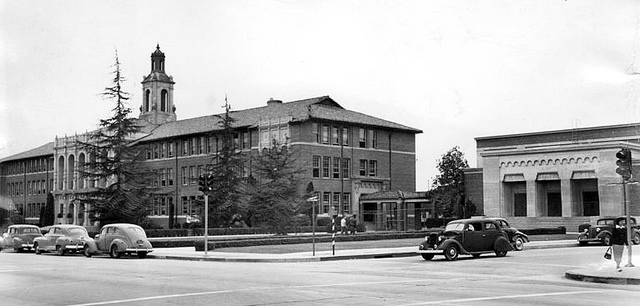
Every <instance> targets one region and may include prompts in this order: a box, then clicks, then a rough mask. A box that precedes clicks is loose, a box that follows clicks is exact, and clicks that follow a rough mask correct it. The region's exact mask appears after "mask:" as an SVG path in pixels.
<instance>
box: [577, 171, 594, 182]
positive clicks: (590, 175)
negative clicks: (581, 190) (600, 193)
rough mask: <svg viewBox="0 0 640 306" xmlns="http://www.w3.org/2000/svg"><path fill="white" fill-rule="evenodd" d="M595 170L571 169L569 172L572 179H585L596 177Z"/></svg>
mask: <svg viewBox="0 0 640 306" xmlns="http://www.w3.org/2000/svg"><path fill="white" fill-rule="evenodd" d="M597 178H598V177H597V176H596V171H595V170H586V171H573V174H571V179H572V180H587V179H597Z"/></svg>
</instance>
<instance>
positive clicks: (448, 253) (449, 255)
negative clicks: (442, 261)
mask: <svg viewBox="0 0 640 306" xmlns="http://www.w3.org/2000/svg"><path fill="white" fill-rule="evenodd" d="M458 255H460V251H458V247H457V246H455V245H453V244H452V245H449V246H447V248H445V249H444V257H445V258H446V259H447V260H449V261H453V260H456V259H458Z"/></svg>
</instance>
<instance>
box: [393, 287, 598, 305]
mask: <svg viewBox="0 0 640 306" xmlns="http://www.w3.org/2000/svg"><path fill="white" fill-rule="evenodd" d="M602 292H604V290H600V291H567V292H551V293H532V294H516V295H503V296H488V297H479V298H466V299H455V300H442V301H430V302H421V303H414V304H404V305H403V306H412V305H433V304H445V303H446V304H448V303H465V302H477V301H491V300H504V299H517V298H534V297H544V296H557V295H572V294H586V293H591V294H593V293H602Z"/></svg>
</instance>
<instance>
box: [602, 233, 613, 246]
mask: <svg viewBox="0 0 640 306" xmlns="http://www.w3.org/2000/svg"><path fill="white" fill-rule="evenodd" d="M600 241H602V244H604V245H611V235H609V234H605V235H604V236H602V239H601V240H600Z"/></svg>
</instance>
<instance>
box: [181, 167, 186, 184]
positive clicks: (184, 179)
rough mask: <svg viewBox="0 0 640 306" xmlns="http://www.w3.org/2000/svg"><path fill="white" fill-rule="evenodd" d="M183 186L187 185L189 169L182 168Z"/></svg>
mask: <svg viewBox="0 0 640 306" xmlns="http://www.w3.org/2000/svg"><path fill="white" fill-rule="evenodd" d="M181 172H182V175H181V176H182V185H187V167H182V169H181Z"/></svg>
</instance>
